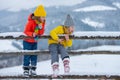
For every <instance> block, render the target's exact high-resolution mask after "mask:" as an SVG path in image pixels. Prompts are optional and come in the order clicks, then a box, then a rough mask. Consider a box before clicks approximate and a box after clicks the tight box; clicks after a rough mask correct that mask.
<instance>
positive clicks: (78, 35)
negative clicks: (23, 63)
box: [0, 32, 120, 80]
mask: <svg viewBox="0 0 120 80" xmlns="http://www.w3.org/2000/svg"><path fill="white" fill-rule="evenodd" d="M59 37H60V38H64V35H60V36H59ZM25 38H32V37H28V36H26V35H25V34H23V33H22V32H19V33H18V32H12V33H10V32H8V33H0V40H5V39H7V40H8V39H15V40H23V39H25ZM39 38H40V39H48V38H50V36H49V35H43V36H39ZM70 38H72V39H90V40H95V39H101V40H104V39H108V40H120V32H75V33H73V34H72V35H70ZM43 53H44V54H50V53H49V51H48V50H44V51H40V50H32V51H31V50H19V51H1V52H0V55H24V54H29V55H32V54H34V55H35V54H36V55H39V54H43ZM68 53H69V54H70V55H80V54H112V55H113V54H115V55H116V54H120V51H102V50H101V51H87V50H86V51H85V50H84V51H82V50H81V51H74V50H70V51H68ZM0 79H26V78H25V77H24V76H22V75H18V76H7V75H6V76H1V75H0ZM28 79H52V77H51V75H37V76H36V77H29V78H28ZM57 79H117V80H120V76H119V75H71V74H70V75H69V74H68V75H59V76H58V77H57Z"/></svg>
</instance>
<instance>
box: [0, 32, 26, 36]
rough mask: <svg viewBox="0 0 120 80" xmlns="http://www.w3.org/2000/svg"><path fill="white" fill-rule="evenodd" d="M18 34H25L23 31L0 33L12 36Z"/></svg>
mask: <svg viewBox="0 0 120 80" xmlns="http://www.w3.org/2000/svg"><path fill="white" fill-rule="evenodd" d="M20 35H25V34H24V33H23V32H5V33H0V36H3V37H5V36H13V37H19V36H20Z"/></svg>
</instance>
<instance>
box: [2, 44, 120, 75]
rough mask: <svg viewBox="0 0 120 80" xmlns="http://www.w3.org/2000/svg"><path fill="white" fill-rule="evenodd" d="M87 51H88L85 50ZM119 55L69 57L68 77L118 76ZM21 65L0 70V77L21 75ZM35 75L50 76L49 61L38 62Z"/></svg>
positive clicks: (108, 48) (61, 66)
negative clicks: (69, 68) (69, 69)
mask: <svg viewBox="0 0 120 80" xmlns="http://www.w3.org/2000/svg"><path fill="white" fill-rule="evenodd" d="M100 48H101V49H103V50H115V49H116V48H117V49H116V50H118V49H120V46H99V47H93V48H89V50H93V49H94V50H100ZM86 50H88V49H86ZM118 61H120V55H105V54H103V55H101V54H99V55H81V56H70V67H71V71H70V73H69V74H70V75H108V76H110V75H120V72H119V69H120V64H119V63H118ZM59 65H60V73H59V74H64V68H63V63H62V60H61V59H60V62H59ZM22 74H23V70H22V65H21V66H15V67H10V68H3V69H0V75H1V76H3V75H9V76H11V75H12V76H13V75H22ZM37 74H38V75H40V74H48V75H49V74H52V68H51V61H50V60H47V61H42V62H38V65H37Z"/></svg>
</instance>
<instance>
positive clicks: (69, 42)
mask: <svg viewBox="0 0 120 80" xmlns="http://www.w3.org/2000/svg"><path fill="white" fill-rule="evenodd" d="M66 46H67V47H71V46H72V39H70V40H69V41H67V42H66Z"/></svg>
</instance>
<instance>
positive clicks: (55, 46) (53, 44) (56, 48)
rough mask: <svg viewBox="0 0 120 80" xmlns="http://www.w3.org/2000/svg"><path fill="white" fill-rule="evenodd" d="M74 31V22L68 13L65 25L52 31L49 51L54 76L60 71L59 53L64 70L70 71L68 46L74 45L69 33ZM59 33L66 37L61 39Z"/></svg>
mask: <svg viewBox="0 0 120 80" xmlns="http://www.w3.org/2000/svg"><path fill="white" fill-rule="evenodd" d="M73 31H74V22H73V19H72V18H71V16H70V15H67V17H66V20H65V22H64V24H63V25H59V26H57V27H56V28H54V29H53V30H51V31H50V36H51V38H50V39H49V40H48V44H49V51H50V54H51V65H52V69H53V77H57V74H58V72H59V54H60V55H61V58H62V61H63V64H64V72H65V73H68V72H69V71H70V66H69V63H70V60H69V55H68V53H67V50H66V47H71V46H72V39H69V35H70V34H72V33H73ZM58 35H64V36H65V38H64V39H60V38H59V37H58Z"/></svg>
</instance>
